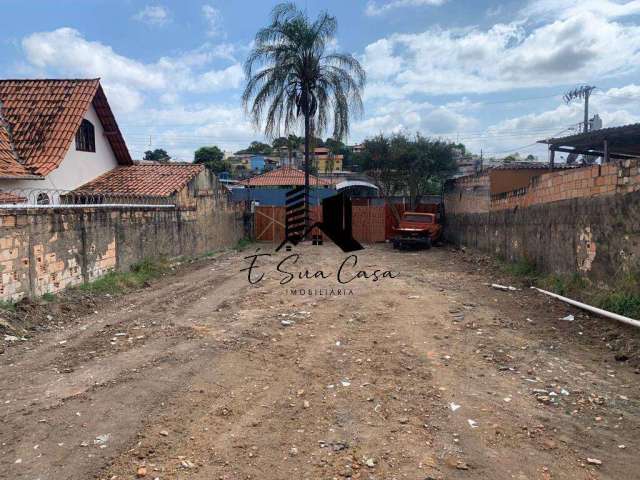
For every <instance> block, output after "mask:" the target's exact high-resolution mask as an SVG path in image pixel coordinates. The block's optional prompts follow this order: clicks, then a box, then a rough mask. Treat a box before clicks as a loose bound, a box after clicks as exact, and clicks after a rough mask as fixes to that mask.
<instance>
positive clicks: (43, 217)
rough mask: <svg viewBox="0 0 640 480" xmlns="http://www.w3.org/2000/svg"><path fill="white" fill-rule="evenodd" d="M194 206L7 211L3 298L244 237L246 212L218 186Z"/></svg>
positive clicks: (2, 232)
mask: <svg viewBox="0 0 640 480" xmlns="http://www.w3.org/2000/svg"><path fill="white" fill-rule="evenodd" d="M184 200H188V207H184V208H158V207H152V206H149V207H136V208H131V207H124V206H123V207H115V208H109V209H105V208H100V207H97V206H95V207H85V208H80V209H76V208H68V207H67V208H65V207H55V208H47V209H2V210H0V272H1V278H0V299H1V300H18V299H20V298H21V297H23V296H37V295H43V294H45V293H55V292H58V291H60V290H63V289H64V288H66V287H69V286H72V285H78V284H81V283H84V282H89V281H92V280H95V279H97V278H99V277H101V276H102V275H104V274H105V273H107V272H110V271H113V270H127V269H128V268H130V267H131V265H133V264H134V263H137V262H139V261H141V260H143V259H145V258H154V257H160V256H167V257H176V256H180V255H197V254H202V253H206V252H209V251H213V250H216V249H219V248H222V247H227V246H231V245H234V244H235V243H236V242H237V241H238V240H239V239H241V238H242V237H243V236H244V226H243V219H242V215H243V211H241V210H240V209H239V208H238V207H235V206H233V205H231V204H228V203H227V201H226V198H225V196H224V195H223V194H222V193H220V192H218V191H216V193H214V192H206V191H205V192H203V191H200V192H199V193H198V195H197V196H195V197H192V198H191V199H187V198H185V199H184Z"/></svg>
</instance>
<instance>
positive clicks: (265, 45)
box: [242, 3, 365, 224]
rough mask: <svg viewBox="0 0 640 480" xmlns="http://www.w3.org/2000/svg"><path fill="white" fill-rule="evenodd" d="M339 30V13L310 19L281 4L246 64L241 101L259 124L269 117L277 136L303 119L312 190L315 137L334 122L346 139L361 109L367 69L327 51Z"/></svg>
mask: <svg viewBox="0 0 640 480" xmlns="http://www.w3.org/2000/svg"><path fill="white" fill-rule="evenodd" d="M336 29H337V21H336V19H335V17H333V16H331V15H329V14H328V13H326V12H324V13H321V14H320V15H319V16H318V18H317V19H316V20H314V21H311V20H310V19H309V18H308V17H307V15H306V14H305V13H304V12H302V11H300V10H298V8H297V7H296V6H295V5H294V4H293V3H284V4H279V5H276V7H275V8H274V9H273V11H272V14H271V24H270V25H268V26H267V27H265V28H263V29H261V30H260V31H259V32H258V33H257V34H256V37H255V43H254V47H253V49H252V51H251V52H250V54H249V56H248V58H247V61H246V63H245V73H246V75H247V78H248V82H247V85H246V87H245V90H244V93H243V95H242V99H243V103H244V106H245V109H246V110H247V111H248V112H250V114H251V116H252V118H253V120H254V122H255V123H256V125H258V126H259V125H260V124H261V123H262V122H263V121H264V130H265V133H266V134H267V135H268V136H273V135H274V134H277V133H278V132H279V131H280V129H281V128H282V127H284V131H285V132H287V133H288V132H290V131H291V130H292V129H293V128H294V127H295V126H296V125H298V124H299V123H300V120H301V118H302V119H303V120H304V139H305V148H304V157H305V162H304V163H305V176H304V177H305V182H304V183H305V189H306V191H307V194H308V192H309V170H310V167H311V161H310V160H311V159H310V155H309V153H310V143H311V137H312V136H313V135H316V134H320V133H321V132H322V131H323V130H324V129H325V128H326V127H327V124H328V122H329V120H331V122H332V123H333V137H334V138H338V139H339V138H343V137H344V136H345V135H346V134H347V133H348V131H349V119H350V114H351V113H353V112H354V110H355V111H361V110H362V98H361V92H362V89H363V88H364V84H365V72H364V69H363V68H362V67H361V66H360V63H359V62H358V61H357V60H356V59H355V58H354V57H353V56H352V55H350V54H341V53H330V52H328V51H327V50H328V46H329V44H330V42H331V41H332V40H333V39H334V37H335V33H336ZM308 221H309V219H308V217H307V218H305V222H306V223H307V224H308Z"/></svg>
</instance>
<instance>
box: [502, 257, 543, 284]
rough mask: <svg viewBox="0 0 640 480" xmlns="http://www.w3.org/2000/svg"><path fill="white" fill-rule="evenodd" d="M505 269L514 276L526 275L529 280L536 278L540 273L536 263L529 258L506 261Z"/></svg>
mask: <svg viewBox="0 0 640 480" xmlns="http://www.w3.org/2000/svg"><path fill="white" fill-rule="evenodd" d="M503 270H504V271H505V272H506V273H508V274H509V275H513V276H514V277H525V278H527V279H529V280H534V279H536V278H537V277H538V276H539V275H540V272H539V271H538V269H537V267H536V264H535V263H534V262H532V261H530V260H527V259H521V260H518V261H516V262H511V263H505V264H503Z"/></svg>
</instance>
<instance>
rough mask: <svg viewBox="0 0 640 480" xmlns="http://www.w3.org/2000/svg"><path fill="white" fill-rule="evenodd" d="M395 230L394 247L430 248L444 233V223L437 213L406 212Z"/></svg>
mask: <svg viewBox="0 0 640 480" xmlns="http://www.w3.org/2000/svg"><path fill="white" fill-rule="evenodd" d="M393 230H394V232H395V236H394V237H393V239H392V241H393V248H405V247H424V248H430V247H431V245H432V244H433V243H434V242H437V241H438V240H439V239H440V236H441V235H442V225H440V224H439V223H438V219H437V216H436V214H435V213H421V212H404V213H403V214H402V217H400V224H399V225H398V226H397V227H394V229H393Z"/></svg>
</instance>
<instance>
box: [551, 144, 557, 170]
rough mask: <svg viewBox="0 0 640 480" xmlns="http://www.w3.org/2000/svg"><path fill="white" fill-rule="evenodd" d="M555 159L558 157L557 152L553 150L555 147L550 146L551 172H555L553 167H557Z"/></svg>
mask: <svg viewBox="0 0 640 480" xmlns="http://www.w3.org/2000/svg"><path fill="white" fill-rule="evenodd" d="M555 157H556V151H555V150H554V149H553V147H552V146H551V145H550V146H549V168H550V169H551V170H553V167H554V165H555Z"/></svg>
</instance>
